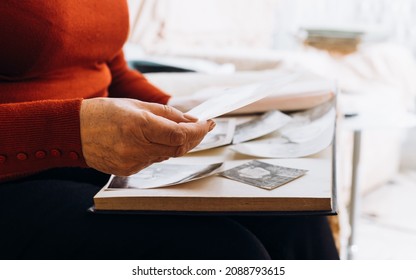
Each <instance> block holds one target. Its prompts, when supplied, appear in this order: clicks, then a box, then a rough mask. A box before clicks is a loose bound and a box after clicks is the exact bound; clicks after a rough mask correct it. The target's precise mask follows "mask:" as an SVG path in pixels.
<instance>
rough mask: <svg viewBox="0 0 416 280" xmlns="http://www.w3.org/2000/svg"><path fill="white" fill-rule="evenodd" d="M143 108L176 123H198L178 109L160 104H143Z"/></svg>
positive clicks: (195, 119) (194, 118)
mask: <svg viewBox="0 0 416 280" xmlns="http://www.w3.org/2000/svg"><path fill="white" fill-rule="evenodd" d="M142 105H143V104H142ZM144 106H146V109H147V110H149V111H150V112H152V113H153V114H155V115H157V116H160V117H164V118H166V119H169V120H171V121H174V122H176V123H180V122H196V121H198V119H197V118H196V117H194V116H191V115H188V114H184V113H183V112H181V111H179V110H178V109H176V108H174V107H171V106H168V105H161V104H156V103H145V105H144Z"/></svg>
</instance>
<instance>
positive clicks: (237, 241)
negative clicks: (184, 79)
mask: <svg viewBox="0 0 416 280" xmlns="http://www.w3.org/2000/svg"><path fill="white" fill-rule="evenodd" d="M74 174H75V176H74ZM107 179H108V176H107V175H104V174H100V173H97V172H94V171H91V170H71V169H68V170H59V171H52V172H46V173H43V174H40V175H37V176H33V177H31V178H29V179H26V180H22V181H18V182H13V183H5V184H2V185H0V230H1V232H0V247H1V249H0V258H2V259H20V258H22V259H267V258H269V255H270V256H271V257H272V258H289V259H297V258H301V259H310V258H319V259H325V258H336V257H337V255H336V251H333V250H332V249H334V248H335V247H334V246H333V245H332V243H333V240H332V236H331V234H330V231H328V230H329V229H328V230H327V226H328V225H327V223H326V219H325V217H225V216H222V217H219V216H179V215H117V214H91V213H88V212H87V209H88V208H89V207H90V206H91V205H92V203H93V200H92V198H93V196H94V195H95V193H97V192H98V191H99V189H100V188H101V186H102V185H103V184H104V183H105V181H106V180H107ZM328 238H329V239H328ZM327 242H329V244H324V243H327ZM331 242H332V243H331ZM328 248H329V249H328ZM334 250H335V249H334Z"/></svg>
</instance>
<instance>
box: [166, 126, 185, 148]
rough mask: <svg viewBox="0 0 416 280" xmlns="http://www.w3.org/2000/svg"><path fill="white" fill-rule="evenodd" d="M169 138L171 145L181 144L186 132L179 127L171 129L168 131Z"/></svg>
mask: <svg viewBox="0 0 416 280" xmlns="http://www.w3.org/2000/svg"><path fill="white" fill-rule="evenodd" d="M169 140H170V143H171V144H173V145H182V144H184V143H185V142H186V133H185V132H184V131H183V130H181V129H176V130H172V131H171V132H170V133H169Z"/></svg>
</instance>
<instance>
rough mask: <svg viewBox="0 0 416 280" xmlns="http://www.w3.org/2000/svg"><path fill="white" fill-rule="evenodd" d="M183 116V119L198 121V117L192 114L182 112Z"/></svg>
mask: <svg viewBox="0 0 416 280" xmlns="http://www.w3.org/2000/svg"><path fill="white" fill-rule="evenodd" d="M183 116H184V117H185V119H188V120H190V121H193V122H196V121H198V118H197V117H194V116H192V115H188V114H183Z"/></svg>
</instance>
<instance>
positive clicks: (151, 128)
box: [140, 114, 213, 146]
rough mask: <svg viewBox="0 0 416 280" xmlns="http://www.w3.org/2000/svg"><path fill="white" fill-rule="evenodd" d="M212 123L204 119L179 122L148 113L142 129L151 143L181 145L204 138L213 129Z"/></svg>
mask: <svg viewBox="0 0 416 280" xmlns="http://www.w3.org/2000/svg"><path fill="white" fill-rule="evenodd" d="M212 123H213V122H212V121H203V122H197V123H179V124H178V123H175V122H174V121H171V120H169V119H165V118H163V117H159V116H156V115H152V114H148V115H147V121H146V122H145V124H144V125H143V126H141V127H140V131H141V133H143V136H144V137H145V139H146V140H147V141H149V142H151V143H157V144H162V145H168V146H181V145H183V144H185V143H187V142H193V141H198V140H202V139H203V137H204V136H205V135H206V134H207V133H208V131H209V130H210V129H212Z"/></svg>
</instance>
